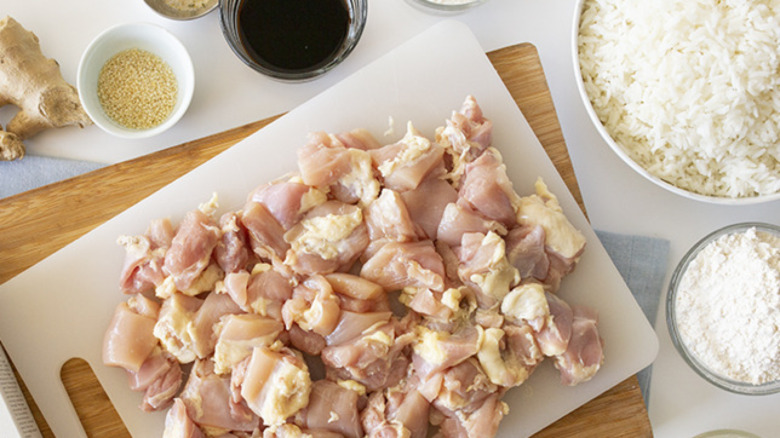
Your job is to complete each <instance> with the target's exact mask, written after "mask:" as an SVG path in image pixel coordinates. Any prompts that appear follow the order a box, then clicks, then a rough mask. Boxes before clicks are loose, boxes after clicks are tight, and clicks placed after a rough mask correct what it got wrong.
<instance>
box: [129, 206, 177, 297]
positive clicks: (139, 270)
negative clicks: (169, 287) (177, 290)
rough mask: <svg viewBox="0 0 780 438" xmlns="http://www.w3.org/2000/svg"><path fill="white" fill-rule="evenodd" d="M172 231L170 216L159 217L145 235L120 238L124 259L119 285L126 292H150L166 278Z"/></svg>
mask: <svg viewBox="0 0 780 438" xmlns="http://www.w3.org/2000/svg"><path fill="white" fill-rule="evenodd" d="M173 235H174V233H173V227H172V226H171V222H170V221H169V220H167V219H156V220H154V221H152V222H151V224H150V225H149V228H148V229H147V230H146V233H144V235H142V236H135V237H131V236H121V237H119V239H117V243H119V244H120V245H122V246H123V247H124V248H125V262H124V266H123V267H122V273H121V274H120V277H119V288H120V290H121V291H122V292H123V293H125V294H134V293H141V292H147V291H150V290H153V289H154V288H155V287H157V286H158V285H160V284H161V283H162V282H163V280H164V279H165V273H163V271H162V267H163V263H164V260H165V252H166V251H167V250H168V248H169V247H170V246H171V241H172V240H173Z"/></svg>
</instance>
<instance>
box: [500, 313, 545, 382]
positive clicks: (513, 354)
mask: <svg viewBox="0 0 780 438" xmlns="http://www.w3.org/2000/svg"><path fill="white" fill-rule="evenodd" d="M503 329H504V335H505V338H504V342H505V343H506V350H505V351H504V360H505V361H506V362H507V364H509V366H512V367H515V368H518V369H519V368H524V369H525V374H526V376H530V375H531V373H532V372H533V371H534V369H536V367H537V366H538V365H539V364H540V363H542V360H543V359H544V355H543V354H542V351H541V350H540V349H539V344H537V343H536V338H535V333H534V330H533V328H531V326H530V325H528V324H520V325H515V324H511V323H506V324H504V326H503ZM521 373H523V371H520V370H518V374H521ZM521 383H522V382H521Z"/></svg>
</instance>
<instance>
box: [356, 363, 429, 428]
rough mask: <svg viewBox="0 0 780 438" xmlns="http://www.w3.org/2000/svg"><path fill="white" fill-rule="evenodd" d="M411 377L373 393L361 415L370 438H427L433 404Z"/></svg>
mask: <svg viewBox="0 0 780 438" xmlns="http://www.w3.org/2000/svg"><path fill="white" fill-rule="evenodd" d="M418 384H419V382H418V381H417V380H416V379H414V378H412V379H411V381H410V380H404V381H403V382H402V383H401V384H399V385H397V386H394V387H391V388H387V389H385V390H382V391H376V392H373V393H372V394H371V395H370V396H369V398H368V406H367V407H366V408H365V409H364V410H363V412H361V414H360V418H361V421H362V423H363V429H364V430H365V431H366V437H367V438H401V437H409V438H425V437H427V436H428V410H429V407H430V403H428V400H426V399H425V398H424V397H423V396H422V395H421V394H420V392H419V391H417V389H415V387H416V386H417V385H418Z"/></svg>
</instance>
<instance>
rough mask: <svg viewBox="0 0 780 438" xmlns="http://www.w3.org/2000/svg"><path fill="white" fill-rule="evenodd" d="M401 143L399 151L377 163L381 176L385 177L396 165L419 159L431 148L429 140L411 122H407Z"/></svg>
mask: <svg viewBox="0 0 780 438" xmlns="http://www.w3.org/2000/svg"><path fill="white" fill-rule="evenodd" d="M401 143H402V144H403V145H404V146H405V147H404V148H403V149H402V150H401V152H400V153H399V154H398V155H396V156H395V157H394V158H393V159H392V160H387V161H385V162H383V163H382V164H380V165H379V168H378V169H379V172H380V173H381V174H382V176H384V177H387V176H388V175H390V174H391V173H393V171H395V170H396V169H397V168H398V167H400V166H402V165H407V164H409V163H412V162H414V161H416V160H418V159H420V157H422V156H423V154H425V153H426V152H428V151H429V150H430V149H431V145H432V143H431V141H430V140H428V139H427V138H425V137H423V136H422V135H421V134H420V131H418V130H417V129H416V128H415V127H414V125H413V124H412V122H408V123H407V125H406V134H405V135H404V137H403V138H402V139H401Z"/></svg>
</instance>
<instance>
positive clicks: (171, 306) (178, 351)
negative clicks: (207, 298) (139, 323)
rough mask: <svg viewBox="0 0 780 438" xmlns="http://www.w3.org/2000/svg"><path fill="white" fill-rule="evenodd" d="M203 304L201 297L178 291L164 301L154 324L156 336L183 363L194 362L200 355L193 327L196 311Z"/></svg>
mask: <svg viewBox="0 0 780 438" xmlns="http://www.w3.org/2000/svg"><path fill="white" fill-rule="evenodd" d="M202 304H203V300H202V299H200V298H195V297H190V296H187V295H184V294H180V293H178V292H176V293H174V294H173V295H172V296H171V297H170V298H168V299H166V300H165V301H164V302H163V305H162V308H161V309H160V317H159V319H158V320H157V322H156V324H155V325H154V336H155V337H156V338H157V339H158V340H159V341H160V344H161V345H162V346H163V348H165V349H166V350H167V351H168V352H170V353H171V354H172V355H174V356H175V357H176V359H178V360H179V362H181V363H189V362H192V361H194V360H195V358H196V357H197V356H198V355H197V354H196V353H195V349H194V346H193V344H194V340H193V338H192V327H193V325H194V323H193V320H194V318H195V312H196V311H197V310H198V309H199V308H200V306H201V305H202Z"/></svg>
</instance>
